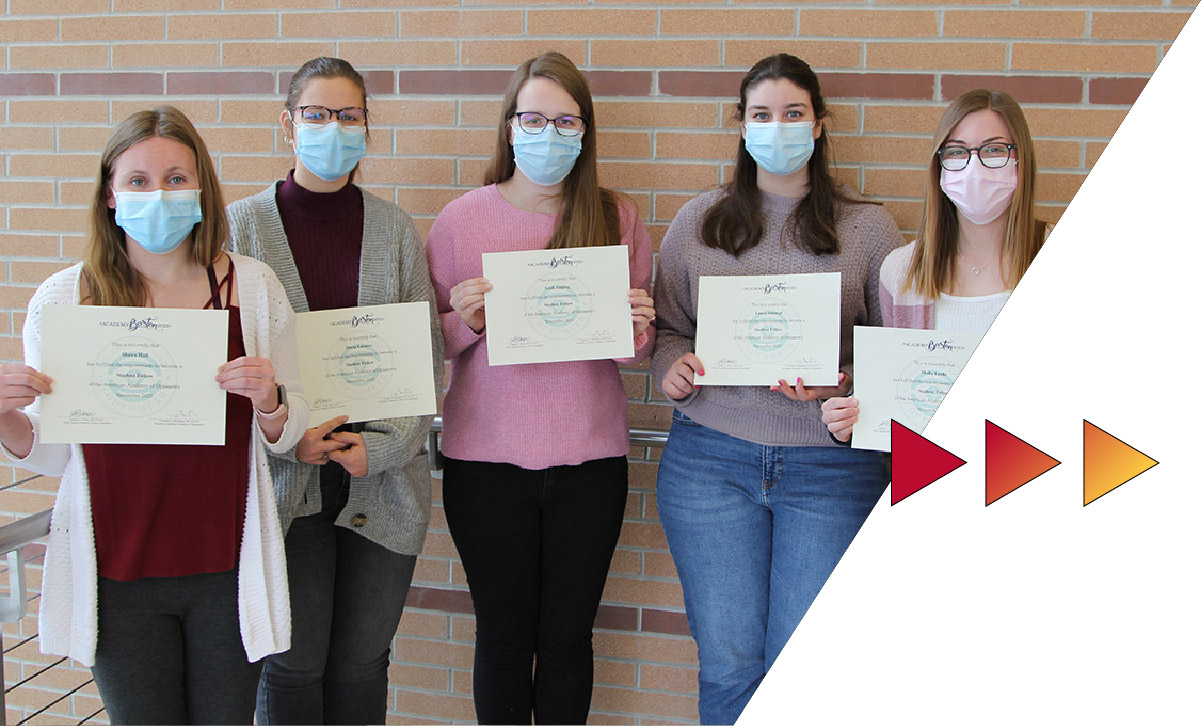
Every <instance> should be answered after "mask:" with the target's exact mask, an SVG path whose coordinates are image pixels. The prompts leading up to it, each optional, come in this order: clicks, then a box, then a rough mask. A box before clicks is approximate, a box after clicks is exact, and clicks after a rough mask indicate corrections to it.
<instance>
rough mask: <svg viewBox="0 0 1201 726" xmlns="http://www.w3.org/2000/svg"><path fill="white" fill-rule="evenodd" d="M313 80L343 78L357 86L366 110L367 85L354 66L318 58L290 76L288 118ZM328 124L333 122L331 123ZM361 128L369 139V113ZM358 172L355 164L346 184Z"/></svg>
mask: <svg viewBox="0 0 1201 726" xmlns="http://www.w3.org/2000/svg"><path fill="white" fill-rule="evenodd" d="M314 78H345V79H346V80H348V81H350V82H351V83H353V84H354V85H356V86H358V88H359V91H360V92H361V93H362V94H363V110H364V111H366V110H367V83H366V82H365V81H364V80H363V75H362V74H361V73H359V72H358V71H356V70H355V69H354V66H352V65H351V64H350V63H348V62H347V61H344V60H342V59H341V58H330V57H329V56H320V57H318V58H313V59H312V60H307V61H305V63H304V65H302V66H301V67H300V68H299V69H297V71H296V72H295V73H293V74H292V80H290V81H288V97H287V98H286V99H285V100H284V108H285V109H287V111H288V115H289V116H291V115H292V111H293V110H294V109H295V108H296V104H298V103H300V94H302V93H304V89H305V87H306V86H308V85H309V81H311V80H313V79H314ZM330 123H334V122H333V121H331V122H330ZM363 127H364V129H365V130H366V134H367V138H371V114H370V112H368V113H367V115H366V116H365V117H364V118H363ZM289 140H290V139H288V138H287V137H286V135H285V138H284V141H285V142H287V141H289ZM358 171H359V165H358V164H355V165H354V168H353V169H351V170H350V176H349V177H347V179H346V182H347V183H348V184H349V183H350V182H353V181H354V178H355V175H356V174H357V173H358Z"/></svg>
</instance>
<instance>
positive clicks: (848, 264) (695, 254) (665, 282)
mask: <svg viewBox="0 0 1201 726" xmlns="http://www.w3.org/2000/svg"><path fill="white" fill-rule="evenodd" d="M725 194H726V191H725V190H724V189H719V190H715V191H711V192H706V193H705V194H702V195H700V196H699V197H697V198H696V199H693V200H692V201H690V202H688V203H687V204H685V205H684V207H683V208H682V209H680V211H679V213H678V214H677V215H676V218H675V219H674V220H673V221H672V223H671V227H670V228H669V229H668V231H667V236H666V237H665V238H664V239H663V244H662V246H661V247H660V250H659V272H658V276H657V278H656V282H655V295H654V298H655V312H656V314H657V315H658V343H657V344H656V346H655V352H654V356H653V358H652V361H651V375H652V376H653V379H654V382H655V385H656V386H659V387H660V388H661V387H662V381H663V378H664V376H665V375H667V371H668V370H669V369H670V368H671V365H672V364H673V363H674V362H675V361H676V360H677V359H678V358H679V357H680V356H682V355H684V354H685V353H691V352H695V349H696V323H697V320H696V311H697V294H698V289H699V284H698V282H699V278H700V276H701V275H778V274H783V273H812V272H839V273H841V274H842V312H841V338H840V346H841V347H840V353H839V364H840V368H841V370H843V371H844V372H846V373H847V374H848V375H853V371H852V368H851V360H852V355H851V339H852V329H853V327H854V326H855V325H880V322H881V319H880V278H879V270H880V265H881V263H882V262H883V261H884V258H885V256H887V255H888V253H889V252H890V251H892V250H893V249H894V248H896V247H897V246H898V245H900V243H901V234H900V232H899V231H898V230H897V225H896V223H895V222H893V220H892V217H891V216H889V214H888V212H886V211H885V210H884V208H883V207H881V206H879V205H877V204H869V203H851V204H840V205H839V206H838V210H837V215H836V231H837V234H838V240H839V246H840V251H839V253H838V254H834V255H830V254H825V255H817V254H813V253H812V252H809V251H807V250H803V249H801V248H800V247H798V246H797V245H796V244H795V243H794V242H792V241H791V238H790V233H785V229H786V227H787V226H788V217H789V215H790V214H791V213H792V210H793V209H794V208H795V205H796V204H797V203H798V200H797V199H795V198H791V197H783V196H778V195H774V194H767V193H762V209H763V222H764V233H763V237H762V238H761V239H760V241H759V244H757V245H755V246H754V247H752V248H751V249H749V250H746V251H744V252H743V253H742V254H740V255H738V256H737V257H735V256H734V255H731V254H730V253H728V252H725V251H724V250H720V249H714V248H711V247H706V246H705V245H704V243H703V242H701V223H702V222H703V220H704V218H705V214H706V213H707V212H708V211H709V209H710V208H711V207H712V206H713V205H714V204H715V203H716V202H717V201H718V200H719V199H721V198H722V197H723V196H724V195H725ZM701 364H702V365H704V361H701ZM696 383H697V384H698V387H697V388H696V389H695V390H694V391H693V392H692V393H690V394H689V395H688V396H686V397H684V398H682V399H679V400H676V401H674V403H675V406H676V408H678V409H680V410H681V411H683V412H684V413H685V414H687V416H688V417H689V418H691V419H692V420H694V421H696V422H697V423H699V424H702V425H704V426H708V427H710V428H712V429H716V430H718V431H721V432H722V433H725V434H729V435H730V436H734V437H736V438H740V439H744V440H746V441H752V442H755V443H758V444H765V445H772V446H836V445H837V442H835V441H834V440H833V439H832V438H831V437H830V434H829V431H828V430H827V429H826V425H825V424H823V423H822V421H821V402H820V401H808V402H798V401H792V400H790V399H789V398H787V397H786V396H784V395H783V394H782V393H780V392H778V391H772V390H770V389H769V388H768V387H766V386H763V387H758V386H706V385H705V379H704V377H703V376H697V377H696ZM793 383H795V382H793Z"/></svg>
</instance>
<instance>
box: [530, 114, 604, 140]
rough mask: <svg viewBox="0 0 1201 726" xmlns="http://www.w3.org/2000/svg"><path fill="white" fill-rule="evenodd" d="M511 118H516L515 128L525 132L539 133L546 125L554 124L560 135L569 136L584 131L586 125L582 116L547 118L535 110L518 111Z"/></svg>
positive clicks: (577, 134)
mask: <svg viewBox="0 0 1201 726" xmlns="http://www.w3.org/2000/svg"><path fill="white" fill-rule="evenodd" d="M513 118H515V119H517V128H519V129H521V130H522V131H524V132H526V133H527V134H540V133H542V132H543V131H545V130H546V127H547V126H548V125H551V124H554V127H555V131H556V132H558V134H559V135H560V136H566V137H569V138H570V137H572V136H579V135H580V134H582V133H584V127H585V126H587V125H588V122H587V121H585V120H584V117H583V116H560V117H558V118H549V117H547V116H545V115H543V114H540V113H538V112H537V111H518V112H517V113H515V114H513Z"/></svg>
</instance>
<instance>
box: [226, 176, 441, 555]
mask: <svg viewBox="0 0 1201 726" xmlns="http://www.w3.org/2000/svg"><path fill="white" fill-rule="evenodd" d="M280 183H282V182H277V183H276V184H273V185H271V186H269V187H267V188H266V189H264V190H263V191H261V192H259V193H258V194H255V195H254V196H251V197H247V198H245V199H241V200H238V201H236V202H234V203H233V204H231V205H229V208H228V210H227V212H228V214H229V221H230V239H231V244H232V245H233V248H234V249H235V250H237V251H238V252H241V253H242V254H246V255H249V256H251V257H255V258H258V259H261V260H263V261H264V262H266V263H267V264H268V265H270V266H271V269H273V270H275V274H276V275H278V276H279V279H280V282H281V283H283V286H284V289H285V290H286V291H287V295H288V300H289V301H290V302H291V304H292V308H293V309H294V310H295V311H296V312H298V313H302V312H308V311H309V304H308V300H307V298H306V297H305V292H304V285H303V284H302V283H301V280H300V274H299V273H298V272H297V269H296V264H295V262H294V260H293V258H292V251H291V248H290V247H289V245H288V238H287V235H286V234H285V233H284V227H283V223H282V222H281V221H280V215H279V208H278V207H277V206H276V186H277V185H278V184H280ZM363 207H364V221H363V232H362V236H363V243H362V256H361V260H360V266H359V288H358V303H359V305H382V304H386V303H397V302H429V303H430V336H431V337H432V339H433V358H432V360H431V361H430V364H431V365H432V366H433V370H434V381H435V385H436V387H437V388H438V389H439V390H440V389H441V387H442V369H443V364H442V334H441V331H440V329H439V325H438V319H437V316H436V315H435V314H434V306H433V303H432V301H433V296H432V293H431V289H430V280H429V271H428V269H427V267H426V261H425V254H424V251H423V249H422V245H421V239H420V238H419V237H418V235H417V230H416V228H415V227H414V226H413V220H412V219H410V218H409V215H407V214H405V213H404V212H403V211H402V210H401V209H400V208H399V207H397V206H396V205H395V204H393V203H391V202H387V201H384V200H383V199H380V198H379V197H377V196H375V195H373V194H370V193H368V192H365V191H364V192H363ZM331 244H336V242H334V241H332V240H331ZM432 422H433V416H410V417H406V418H392V419H382V420H379V421H368V422H366V423H363V424H356V425H355V427H354V429H355V431H357V432H359V433H361V434H362V436H363V443H364V445H365V446H366V447H367V476H364V477H352V478H351V480H350V498H349V500H348V501H347V503H346V506H345V507H343V508H342V511H341V512H340V513H339V514H338V519H337V524H338V525H339V526H341V527H347V528H349V529H352V530H353V531H355V532H357V533H359V534H361V535H362V536H364V537H366V538H367V539H369V540H371V541H372V542H375V543H377V544H379V545H381V546H383V547H385V548H387V549H389V550H391V551H393V552H398V553H401V554H409V555H416V554H420V553H421V547H422V544H423V543H424V542H425V532H426V528H427V527H428V526H429V517H430V475H429V463H428V461H427V459H426V444H427V441H428V436H429V430H430V424H431V423H432ZM319 423H322V422H321V421H313V422H312V424H313V425H316V424H319ZM319 471H320V469H319V467H316V466H313V465H311V464H304V463H301V462H299V461H297V460H296V449H295V447H292V448H291V449H290V450H288V451H287V452H285V453H283V454H281V455H277V456H272V457H271V474H272V476H273V477H274V478H275V491H276V497H277V499H278V500H279V506H280V518H281V519H282V521H283V523H284V530H285V531H287V527H288V525H289V524H291V521H292V520H293V519H294V518H296V517H304V516H308V515H310V514H316V513H317V512H319V511H321V479H320V475H319Z"/></svg>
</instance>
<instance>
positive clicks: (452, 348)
mask: <svg viewBox="0 0 1201 726" xmlns="http://www.w3.org/2000/svg"><path fill="white" fill-rule="evenodd" d="M453 214H454V213H453V211H451V210H449V209H444V210H442V213H441V214H439V215H438V218H437V219H435V220H434V224H433V226H432V227H431V228H430V236H429V240H428V243H427V245H426V250H425V252H426V257H427V259H428V262H429V273H430V278H431V280H432V282H433V292H434V301H435V303H436V306H437V310H438V318H439V321H440V323H441V328H442V338H443V341H444V344H445V346H446V348H445V351H444V355H445V356H446V360H454V359H455V358H458V357H459V355H460V354H461V353H462V352H463V351H465V350H467V349H468V348H470V347H471V346H473V345H475V344H476V343H478V342H479V341H480V340H481V339H482V338H483V337H484V336H483V334H481V333H477V332H475V331H474V330H472V329H471V328H470V327H468V326H467V323H465V322H463V318H462V317H461V316H460V315H459V314H458V313H456V312H455V311H454V308H452V307H451V305H450V289H451V288H452V287H454V286H455V285H457V284H459V283H460V282H462V280H461V279H460V278H459V274H458V270H457V265H456V264H455V237H454V222H453V221H452V219H451V217H452V215H453Z"/></svg>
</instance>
